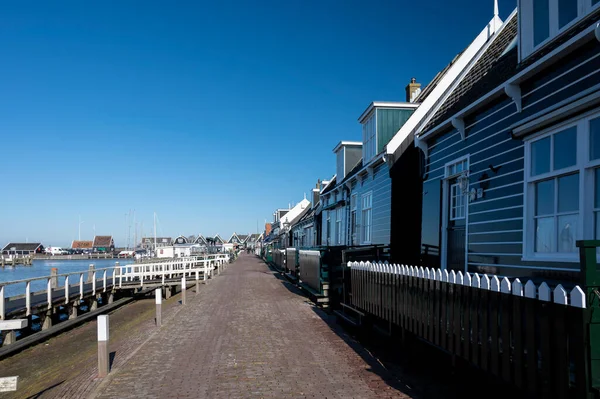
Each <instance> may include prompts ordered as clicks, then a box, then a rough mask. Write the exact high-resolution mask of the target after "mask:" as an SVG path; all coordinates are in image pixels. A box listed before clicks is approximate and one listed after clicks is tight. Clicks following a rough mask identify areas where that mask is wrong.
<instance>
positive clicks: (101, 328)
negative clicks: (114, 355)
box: [97, 280, 114, 378]
mask: <svg viewBox="0 0 600 399" xmlns="http://www.w3.org/2000/svg"><path fill="white" fill-rule="evenodd" d="M113 281H114V280H113ZM97 324H98V377H100V378H102V377H106V376H107V375H108V372H109V369H110V354H109V351H108V335H109V327H108V315H101V316H98V319H97Z"/></svg>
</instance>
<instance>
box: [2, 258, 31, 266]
mask: <svg viewBox="0 0 600 399" xmlns="http://www.w3.org/2000/svg"><path fill="white" fill-rule="evenodd" d="M32 264H33V257H32V256H14V255H8V256H4V255H0V266H2V267H6V266H13V267H14V266H17V265H23V266H31V265H32Z"/></svg>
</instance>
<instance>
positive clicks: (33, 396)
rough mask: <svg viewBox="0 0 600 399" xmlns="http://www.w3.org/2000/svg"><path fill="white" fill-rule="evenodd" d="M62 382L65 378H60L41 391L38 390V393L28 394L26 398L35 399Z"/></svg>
mask: <svg viewBox="0 0 600 399" xmlns="http://www.w3.org/2000/svg"><path fill="white" fill-rule="evenodd" d="M63 382H65V380H62V381H61V382H58V383H56V384H54V385H52V386H49V387H48V388H46V389H44V390H43V391H39V392H38V393H35V394H33V395H31V396H28V397H27V399H37V398H39V397H40V396H42V395H43V394H44V393H46V392H49V391H50V390H52V389H54V388H56V387H57V386H59V385H61V384H62V383H63Z"/></svg>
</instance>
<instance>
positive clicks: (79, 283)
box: [0, 254, 229, 320]
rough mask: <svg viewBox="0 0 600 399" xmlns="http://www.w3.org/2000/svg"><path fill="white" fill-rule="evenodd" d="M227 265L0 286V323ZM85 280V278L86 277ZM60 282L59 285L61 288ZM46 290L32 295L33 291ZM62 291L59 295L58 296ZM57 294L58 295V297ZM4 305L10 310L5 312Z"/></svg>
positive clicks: (196, 261) (199, 260) (139, 268)
mask: <svg viewBox="0 0 600 399" xmlns="http://www.w3.org/2000/svg"><path fill="white" fill-rule="evenodd" d="M228 262H229V255H227V254H217V255H204V256H195V257H189V258H179V259H170V260H167V261H161V262H156V263H144V264H131V265H123V266H114V267H108V268H102V269H90V270H85V271H77V272H71V273H63V274H55V275H50V276H41V277H34V278H29V279H22V280H14V281H7V282H1V283H0V319H2V320H5V319H6V315H7V312H9V313H14V312H16V311H20V312H22V311H23V310H24V312H25V315H26V316H29V315H31V314H32V309H33V308H34V307H35V308H40V307H41V308H46V307H49V306H52V304H53V303H55V302H57V301H58V300H61V301H62V299H61V298H64V302H62V303H64V304H68V303H69V302H70V301H72V300H74V298H73V295H74V294H75V293H78V295H77V297H76V298H75V300H77V298H78V299H79V300H82V299H84V297H85V296H89V295H94V294H96V293H99V292H106V291H107V290H108V289H112V288H116V287H119V288H122V287H123V285H124V283H125V284H126V285H127V284H128V283H129V285H131V283H132V282H135V283H138V282H139V284H140V285H141V286H143V285H144V283H145V282H146V281H148V280H150V279H153V280H158V281H160V282H161V284H165V281H166V279H171V278H179V277H182V276H184V275H185V276H193V277H195V278H196V279H199V277H200V273H202V274H203V279H206V278H207V277H209V276H211V275H212V272H213V270H215V269H217V270H218V271H220V270H221V269H222V267H223V266H224V265H225V264H226V263H228ZM86 275H87V276H88V277H87V278H85V276H86ZM61 280H62V285H61V284H60V283H61ZM11 286H12V287H18V289H17V290H16V291H17V293H16V294H15V295H11V296H10V297H7V295H6V288H7V287H11ZM35 286H37V287H39V288H41V287H44V286H45V289H42V290H38V291H32V287H35ZM61 291H62V292H61ZM57 293H60V295H58V296H57ZM7 305H8V306H9V307H10V308H9V309H7Z"/></svg>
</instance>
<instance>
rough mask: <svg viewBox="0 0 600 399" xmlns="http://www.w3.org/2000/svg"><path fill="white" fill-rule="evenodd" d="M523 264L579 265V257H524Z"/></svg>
mask: <svg viewBox="0 0 600 399" xmlns="http://www.w3.org/2000/svg"><path fill="white" fill-rule="evenodd" d="M521 260H522V261H523V262H552V263H565V262H566V263H579V255H577V254H575V255H574V256H565V255H546V256H531V255H528V256H523V257H522V258H521Z"/></svg>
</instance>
